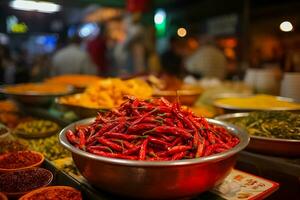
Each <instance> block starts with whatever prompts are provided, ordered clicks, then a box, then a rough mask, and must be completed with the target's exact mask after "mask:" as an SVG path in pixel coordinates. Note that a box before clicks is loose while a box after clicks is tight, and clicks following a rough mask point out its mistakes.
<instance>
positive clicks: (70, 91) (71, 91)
mask: <svg viewBox="0 0 300 200" xmlns="http://www.w3.org/2000/svg"><path fill="white" fill-rule="evenodd" d="M16 85H18V84H16ZM6 86H8V85H2V87H0V93H3V94H5V95H10V96H26V97H27V96H28V97H57V96H64V95H68V94H72V93H73V92H74V91H75V88H74V87H73V86H71V85H68V86H67V88H68V90H67V91H65V92H59V93H48V94H43V93H37V92H26V93H13V92H7V91H5V89H4V88H5V87H6Z"/></svg>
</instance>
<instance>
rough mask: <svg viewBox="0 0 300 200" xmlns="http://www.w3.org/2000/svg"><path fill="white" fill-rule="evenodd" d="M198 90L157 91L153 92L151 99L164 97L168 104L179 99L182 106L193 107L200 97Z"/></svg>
mask: <svg viewBox="0 0 300 200" xmlns="http://www.w3.org/2000/svg"><path fill="white" fill-rule="evenodd" d="M201 93H202V91H200V90H157V91H154V92H153V95H152V96H153V97H164V98H166V99H167V100H168V101H170V102H174V101H175V100H176V99H177V98H179V100H180V102H181V103H182V104H183V105H187V106H191V105H193V104H194V103H195V102H196V100H197V99H198V97H199V96H200V95H201Z"/></svg>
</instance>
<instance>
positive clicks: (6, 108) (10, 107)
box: [0, 100, 18, 112]
mask: <svg viewBox="0 0 300 200" xmlns="http://www.w3.org/2000/svg"><path fill="white" fill-rule="evenodd" d="M1 111H2V112H17V111H18V108H17V106H16V104H14V103H13V102H12V101H8V100H3V101H0V112H1Z"/></svg>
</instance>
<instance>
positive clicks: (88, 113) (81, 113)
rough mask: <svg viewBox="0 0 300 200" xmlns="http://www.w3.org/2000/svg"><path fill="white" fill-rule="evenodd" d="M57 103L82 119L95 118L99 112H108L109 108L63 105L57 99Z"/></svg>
mask: <svg viewBox="0 0 300 200" xmlns="http://www.w3.org/2000/svg"><path fill="white" fill-rule="evenodd" d="M55 103H56V104H58V105H59V106H60V107H61V108H63V109H66V110H70V111H73V112H74V113H75V114H76V115H77V116H78V117H79V118H80V119H85V118H89V117H94V116H96V115H97V114H98V112H107V111H108V110H109V109H108V108H89V107H83V106H79V105H78V106H76V105H70V104H66V103H61V102H60V101H59V99H58V98H56V99H55Z"/></svg>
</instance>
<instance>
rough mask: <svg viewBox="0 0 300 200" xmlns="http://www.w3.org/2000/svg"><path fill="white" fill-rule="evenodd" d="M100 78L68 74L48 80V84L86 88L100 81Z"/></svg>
mask: <svg viewBox="0 0 300 200" xmlns="http://www.w3.org/2000/svg"><path fill="white" fill-rule="evenodd" d="M99 80H100V78H99V77H98V76H93V75H83V74H66V75H61V76H54V77H52V78H49V79H46V80H45V81H46V82H47V83H61V84H66V85H73V86H75V87H78V88H84V87H87V86H89V85H91V84H94V83H96V82H97V81H99Z"/></svg>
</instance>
